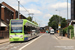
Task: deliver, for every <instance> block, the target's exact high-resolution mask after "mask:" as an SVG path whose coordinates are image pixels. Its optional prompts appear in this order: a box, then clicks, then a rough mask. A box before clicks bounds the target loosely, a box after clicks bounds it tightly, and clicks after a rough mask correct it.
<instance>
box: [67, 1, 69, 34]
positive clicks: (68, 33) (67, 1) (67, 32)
mask: <svg viewBox="0 0 75 50" xmlns="http://www.w3.org/2000/svg"><path fill="white" fill-rule="evenodd" d="M68 31H69V30H68V0H67V33H68V34H69V32H68Z"/></svg>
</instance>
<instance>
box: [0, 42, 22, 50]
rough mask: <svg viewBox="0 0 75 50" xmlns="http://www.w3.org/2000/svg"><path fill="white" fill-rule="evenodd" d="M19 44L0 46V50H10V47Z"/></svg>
mask: <svg viewBox="0 0 75 50" xmlns="http://www.w3.org/2000/svg"><path fill="white" fill-rule="evenodd" d="M20 44H22V43H10V42H9V43H8V44H3V45H1V46H0V50H10V48H12V47H14V46H15V47H16V46H18V45H20Z"/></svg>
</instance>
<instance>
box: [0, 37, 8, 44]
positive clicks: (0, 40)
mask: <svg viewBox="0 0 75 50" xmlns="http://www.w3.org/2000/svg"><path fill="white" fill-rule="evenodd" d="M6 42H9V38H7V39H0V44H2V43H6Z"/></svg>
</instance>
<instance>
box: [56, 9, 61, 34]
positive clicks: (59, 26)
mask: <svg viewBox="0 0 75 50" xmlns="http://www.w3.org/2000/svg"><path fill="white" fill-rule="evenodd" d="M56 11H58V10H56ZM59 16H60V10H59ZM60 28H61V21H60V17H59V24H58V29H59V30H58V33H59V35H60Z"/></svg>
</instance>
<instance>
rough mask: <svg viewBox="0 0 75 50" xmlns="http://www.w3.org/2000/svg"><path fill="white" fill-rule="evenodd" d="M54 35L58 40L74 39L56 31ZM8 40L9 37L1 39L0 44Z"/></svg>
mask: <svg viewBox="0 0 75 50" xmlns="http://www.w3.org/2000/svg"><path fill="white" fill-rule="evenodd" d="M54 36H55V37H56V38H57V39H58V40H72V39H69V38H67V37H63V36H59V34H58V33H55V34H54ZM6 42H9V38H7V39H0V44H2V43H6Z"/></svg>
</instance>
